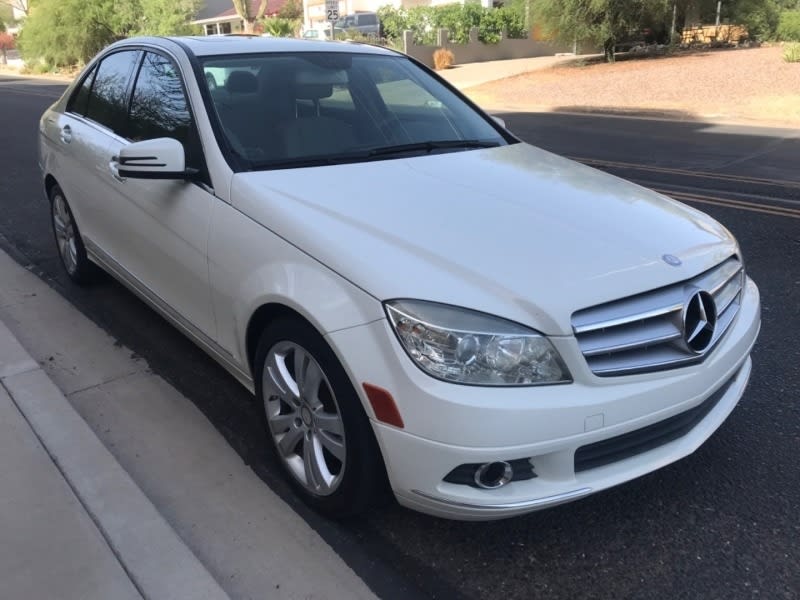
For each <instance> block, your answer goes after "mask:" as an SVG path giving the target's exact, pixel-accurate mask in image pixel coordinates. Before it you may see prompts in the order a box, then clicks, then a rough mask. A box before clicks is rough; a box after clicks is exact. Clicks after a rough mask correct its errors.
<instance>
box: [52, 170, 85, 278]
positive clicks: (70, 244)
mask: <svg viewBox="0 0 800 600" xmlns="http://www.w3.org/2000/svg"><path fill="white" fill-rule="evenodd" d="M50 217H51V222H52V225H53V234H54V235H55V238H56V247H57V248H58V255H59V257H60V258H61V265H62V266H63V267H64V270H65V271H66V272H67V275H68V276H69V278H70V279H71V280H72V281H74V282H75V283H78V284H86V283H90V282H91V281H93V280H94V278H95V276H96V275H97V267H96V266H95V265H94V263H92V262H91V261H90V260H89V258H88V257H87V256H86V248H85V247H84V245H83V239H82V238H81V234H80V231H78V225H77V224H76V223H75V217H74V216H73V214H72V210H71V209H70V207H69V203H67V199H66V197H65V196H64V192H63V191H62V190H61V188H60V187H59V186H58V185H54V186H53V187H52V188H51V189H50Z"/></svg>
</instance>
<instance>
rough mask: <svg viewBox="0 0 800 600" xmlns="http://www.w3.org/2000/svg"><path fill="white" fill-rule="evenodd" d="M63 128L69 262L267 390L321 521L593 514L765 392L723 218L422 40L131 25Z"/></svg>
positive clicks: (55, 223)
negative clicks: (562, 134)
mask: <svg viewBox="0 0 800 600" xmlns="http://www.w3.org/2000/svg"><path fill="white" fill-rule="evenodd" d="M209 75H211V77H210V76H209ZM212 77H213V85H212ZM39 140H40V156H39V164H40V167H41V169H42V180H41V181H42V185H43V189H44V191H45V193H46V194H47V197H48V199H49V206H50V218H51V222H52V227H53V232H54V235H55V241H56V244H57V248H58V253H59V256H60V258H61V261H62V264H63V266H64V269H65V271H66V273H67V274H68V276H69V277H70V278H71V279H72V280H73V281H74V282H76V283H87V282H89V281H90V280H91V278H92V274H93V271H95V270H96V269H97V267H98V266H99V267H102V268H103V269H105V270H106V271H108V272H110V273H111V274H113V275H114V276H115V277H116V278H118V279H119V280H120V281H121V282H123V283H124V284H125V285H127V286H128V287H130V288H131V289H132V290H133V291H134V292H136V293H137V294H139V295H140V296H141V297H142V298H143V299H144V300H145V301H147V302H148V303H149V304H150V305H151V306H153V307H154V308H155V309H156V310H158V311H159V312H160V313H161V314H162V315H164V317H165V318H167V319H169V320H170V321H171V322H172V323H173V324H175V325H176V326H177V327H178V328H179V329H180V330H181V331H182V332H184V333H185V334H186V335H188V336H189V337H190V338H191V339H192V340H194V341H195V342H196V343H197V344H198V345H199V346H200V347H201V348H203V349H204V350H205V351H206V352H208V354H210V355H211V356H212V357H214V358H215V359H216V360H217V361H218V362H219V363H220V364H221V365H223V366H224V367H225V368H226V369H227V370H228V371H229V372H230V373H231V374H232V375H233V376H234V377H236V378H237V379H238V380H239V381H240V382H241V383H242V384H243V385H244V386H245V387H247V389H249V390H250V391H252V392H253V393H254V394H255V396H256V398H257V401H258V404H259V409H260V411H261V413H262V417H263V435H264V436H265V437H266V438H267V439H268V441H269V442H270V445H271V446H272V448H273V450H274V452H275V453H276V456H277V458H278V460H279V461H280V464H281V465H282V467H283V469H284V471H285V473H286V477H287V479H288V480H289V481H290V482H291V483H292V485H293V486H294V489H295V490H296V492H297V493H298V494H299V495H300V496H301V497H302V498H303V499H304V500H305V501H306V502H308V504H310V505H311V506H313V507H315V508H316V509H318V510H320V511H322V512H324V513H325V514H328V515H332V516H336V517H343V516H348V515H352V514H355V513H357V512H359V511H362V510H364V509H365V508H367V507H368V506H369V505H370V503H371V502H372V501H373V500H374V499H376V498H379V497H380V495H381V491H382V488H383V486H384V484H385V482H387V481H388V484H389V485H390V486H391V489H392V491H393V492H394V494H395V496H396V498H397V499H398V501H399V502H401V503H402V504H403V505H405V506H407V507H410V508H413V509H416V510H420V511H423V512H427V513H430V514H434V515H438V516H442V517H448V518H456V519H497V518H502V517H508V516H513V515H517V514H521V513H525V512H528V511H532V510H537V509H540V508H545V507H548V506H554V505H557V504H561V503H563V502H567V501H570V500H576V499H578V498H582V497H585V496H587V495H589V494H592V493H595V492H598V491H600V490H603V489H606V488H609V487H611V486H614V485H617V484H620V483H623V482H625V481H629V480H631V479H633V478H635V477H639V476H641V475H644V474H645V473H649V472H651V471H653V470H655V469H658V468H661V467H663V466H665V465H667V464H669V463H671V462H673V461H676V460H678V459H680V458H682V457H684V456H686V455H688V454H690V453H691V452H693V451H695V450H696V449H697V448H698V447H699V446H700V444H702V443H703V442H704V441H705V440H706V439H708V437H709V436H710V435H711V434H712V433H713V432H714V431H715V430H716V429H717V428H718V427H719V426H720V424H722V422H723V421H724V420H725V419H726V418H727V416H728V415H729V414H730V412H731V411H732V410H733V409H734V407H735V406H736V404H737V402H738V401H739V399H740V398H741V397H742V394H743V393H744V390H745V386H746V385H747V381H748V378H749V376H750V370H751V364H752V363H751V359H750V351H751V349H752V347H753V344H754V343H755V340H756V337H757V335H758V331H759V327H760V303H759V293H758V289H757V287H756V285H755V284H754V283H753V282H752V281H751V280H750V278H749V277H747V275H746V274H745V269H744V264H745V263H744V258H743V256H742V253H741V250H740V248H739V245H738V244H737V242H736V240H735V239H734V237H733V235H731V233H730V232H729V231H728V230H727V229H725V228H724V227H723V226H722V225H720V224H719V223H717V222H716V221H714V220H713V219H712V218H711V217H709V216H707V215H705V214H703V213H701V212H700V211H698V210H695V209H693V208H690V207H688V206H685V205H683V204H680V203H678V202H675V201H674V200H671V199H669V198H667V197H664V196H662V195H660V194H657V193H655V192H653V191H651V190H647V189H644V188H642V187H639V186H636V185H633V184H632V183H630V182H627V181H624V180H621V179H617V178H615V177H612V176H611V175H608V174H606V173H602V172H600V171H597V170H593V169H591V168H589V167H587V166H584V165H580V164H576V163H574V162H572V161H569V160H567V159H565V158H562V157H559V156H556V155H554V154H551V153H549V152H545V151H543V150H541V149H539V148H536V147H534V146H531V145H529V144H526V143H523V142H522V141H520V140H519V139H517V138H516V137H515V136H514V135H513V134H511V133H510V132H509V131H507V130H505V129H504V128H503V127H501V126H500V124H499V123H498V122H497V121H495V120H494V119H492V118H491V117H490V116H489V115H487V114H485V113H484V112H482V111H480V110H479V109H477V108H476V107H475V106H474V105H473V104H472V103H470V102H469V101H468V100H467V99H466V98H465V97H464V96H463V95H461V94H460V93H459V92H458V91H456V90H455V89H453V88H452V87H450V86H449V85H447V84H446V83H445V82H444V81H442V80H441V79H440V78H438V77H437V76H436V75H435V74H433V73H431V72H429V71H428V70H426V69H423V68H421V67H420V66H419V65H417V64H416V63H415V62H413V61H411V60H410V59H409V58H408V57H407V56H405V55H403V54H401V53H399V52H395V51H392V50H389V49H386V48H381V47H378V46H374V45H370V44H348V43H338V42H314V41H303V40H294V39H284V38H257V37H256V38H250V37H241V36H240V37H213V36H212V37H199V38H132V39H128V40H123V41H121V42H117V43H115V44H113V45H112V46H110V47H109V48H108V49H106V50H105V51H104V52H103V53H101V54H100V55H99V56H98V57H97V58H95V59H94V60H93V61H92V62H91V63H90V64H89V65H88V66H87V67H86V69H85V70H84V72H83V73H82V74H81V75H80V76H79V77H78V78H77V79H76V80H75V82H74V83H73V84H72V85H71V86H70V87H69V88H68V89H67V91H66V92H65V93H64V96H63V97H62V98H61V99H60V100H58V101H57V102H56V103H55V104H54V105H53V106H52V107H50V108H49V109H48V110H47V112H46V113H45V114H44V115H43V116H42V119H41V121H40V124H39ZM361 182H370V183H379V184H380V192H379V193H375V192H374V191H373V190H369V191H365V189H366V188H364V189H362V188H363V186H362V187H359V186H357V185H356V183H361ZM743 418H746V415H745V416H744V417H743ZM720 447H722V446H720ZM731 459H732V460H734V459H735V457H731ZM689 488H690V486H687V489H689ZM684 501H685V502H692V501H693V499H692V498H691V497H687V498H685V499H684Z"/></svg>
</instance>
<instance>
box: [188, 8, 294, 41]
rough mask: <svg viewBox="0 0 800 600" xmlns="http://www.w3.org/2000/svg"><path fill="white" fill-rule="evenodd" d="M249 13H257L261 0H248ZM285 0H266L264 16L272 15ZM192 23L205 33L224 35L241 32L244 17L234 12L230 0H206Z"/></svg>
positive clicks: (276, 12) (242, 30)
mask: <svg viewBox="0 0 800 600" xmlns="http://www.w3.org/2000/svg"><path fill="white" fill-rule="evenodd" d="M248 1H249V3H250V14H251V15H255V14H257V13H258V8H259V6H260V4H261V0H248ZM286 1H287V0H267V10H266V11H265V13H264V16H265V17H272V16H275V15H276V14H278V11H279V10H280V9H281V8H282V7H283V5H284V4H286ZM192 25H200V26H201V27H202V28H203V33H204V34H205V35H224V34H229V33H243V32H244V30H245V28H244V19H242V18H241V17H240V16H239V15H237V14H236V9H234V8H233V2H231V0H206V2H205V4H204V5H203V6H202V8H201V9H200V10H199V11H197V17H196V18H195V20H194V21H192Z"/></svg>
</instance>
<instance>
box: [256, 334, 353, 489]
mask: <svg viewBox="0 0 800 600" xmlns="http://www.w3.org/2000/svg"><path fill="white" fill-rule="evenodd" d="M262 389H263V397H264V409H265V413H266V416H267V424H268V426H269V429H270V434H271V436H272V439H273V441H274V442H275V445H276V447H277V449H278V454H279V456H280V458H281V460H282V461H283V462H284V464H285V465H286V467H287V468H288V470H289V472H290V473H291V474H292V475H293V476H294V477H295V479H297V481H298V482H299V483H300V484H301V485H302V486H303V487H304V488H305V489H306V490H308V491H309V492H311V493H312V494H315V495H319V496H328V495H330V494H332V493H333V492H335V491H336V489H337V487H338V486H339V483H340V482H341V481H342V478H343V476H344V468H345V462H346V456H347V454H346V452H347V449H346V444H345V434H344V422H343V421H342V416H341V411H340V410H339V405H338V403H337V401H336V395H335V394H334V392H333V388H332V387H331V385H330V382H329V381H328V378H327V377H326V376H325V373H324V372H323V370H322V368H321V367H320V365H319V363H318V362H317V361H316V359H315V358H314V357H313V356H312V355H311V354H310V353H309V352H308V351H307V350H305V349H304V348H303V347H302V346H300V345H298V344H296V343H294V342H289V341H282V342H278V343H276V344H275V345H273V346H272V347H271V348H270V349H269V351H268V352H267V357H266V363H265V365H264V370H263V376H262Z"/></svg>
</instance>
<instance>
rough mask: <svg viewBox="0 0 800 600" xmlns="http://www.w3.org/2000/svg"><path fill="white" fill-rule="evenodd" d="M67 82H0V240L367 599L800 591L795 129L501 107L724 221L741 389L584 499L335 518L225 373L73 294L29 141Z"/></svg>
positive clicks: (98, 302)
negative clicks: (747, 373)
mask: <svg viewBox="0 0 800 600" xmlns="http://www.w3.org/2000/svg"><path fill="white" fill-rule="evenodd" d="M62 89H63V88H62V86H60V85H56V84H53V83H51V82H40V81H34V80H22V79H18V80H14V79H13V78H8V77H0V246H2V247H3V248H4V249H5V250H6V251H8V252H10V253H11V254H12V256H14V257H15V258H16V259H17V260H18V261H19V262H21V263H22V264H24V265H26V266H27V267H28V268H30V269H31V270H32V271H34V272H35V273H37V274H39V276H41V277H42V278H43V279H45V280H46V281H47V282H48V283H49V284H50V285H51V286H52V287H53V288H55V289H56V290H57V291H58V292H60V293H61V294H62V295H63V296H65V297H66V298H67V299H69V300H70V301H71V302H72V303H73V304H74V305H75V306H77V307H78V308H79V309H80V310H81V311H82V312H84V313H85V314H86V315H87V316H89V317H90V318H91V319H92V320H94V321H95V322H96V323H98V324H99V325H100V326H101V327H103V328H104V329H105V330H107V331H108V332H109V333H110V334H111V335H112V336H114V337H115V338H117V339H118V340H119V341H120V342H121V343H123V344H124V345H126V346H127V347H129V348H131V349H133V350H134V351H135V352H136V353H138V354H139V355H141V356H142V357H144V358H145V359H146V360H147V361H148V363H149V365H150V366H151V368H152V369H153V370H154V371H156V372H157V373H159V374H161V375H162V376H163V377H165V378H166V379H167V380H169V381H170V382H171V383H172V384H173V385H174V386H176V387H177V388H178V389H179V390H180V391H181V392H182V393H184V394H185V395H186V396H187V397H189V398H190V399H192V400H193V401H194V402H195V403H196V405H197V406H198V407H199V408H200V409H201V410H202V411H203V412H204V413H205V414H206V415H207V417H208V418H209V420H210V421H211V422H212V423H214V425H215V426H216V427H217V429H218V430H219V431H220V432H221V433H222V434H223V435H224V436H225V437H226V438H227V439H228V441H229V443H230V444H231V445H232V446H233V447H234V448H235V449H236V450H237V451H238V452H239V454H240V455H241V456H242V458H243V460H245V461H246V462H248V464H250V465H251V466H252V468H253V469H254V470H255V472H256V473H258V474H259V476H260V477H261V478H262V479H263V480H264V481H265V482H266V484H267V485H269V486H271V487H272V488H273V489H274V490H275V491H276V492H277V493H279V494H281V495H282V496H283V497H284V498H286V499H287V501H288V502H289V503H290V504H291V506H292V507H293V508H294V509H295V510H296V511H297V512H298V513H299V514H300V515H301V516H303V517H304V518H305V519H306V520H308V522H309V523H310V524H311V525H312V526H313V527H314V528H316V529H317V530H318V531H319V532H320V533H321V534H322V535H323V537H324V538H325V539H326V540H327V541H328V542H329V543H330V544H331V545H332V546H333V547H334V548H335V549H336V550H337V551H338V552H339V553H340V554H341V555H342V556H343V557H344V558H345V560H346V561H348V563H349V564H350V565H351V566H352V567H353V568H354V569H355V570H356V572H357V573H358V574H359V575H361V576H362V577H363V578H364V579H365V581H366V582H367V583H368V584H369V585H370V586H371V587H372V588H373V589H374V590H375V591H376V592H377V593H378V594H379V595H381V596H382V597H385V598H413V597H436V598H459V597H465V598H508V599H516V598H519V599H523V598H524V599H529V598H570V599H572V598H575V599H577V598H612V597H613V598H670V599H671V598H770V599H772V598H779V599H791V598H798V597H800V566H799V565H800V518H798V517H800V466H798V465H800V461H799V460H798V457H799V456H800V403H798V399H800V368H799V367H798V364H800V345H798V343H797V335H798V332H797V329H798V327H799V326H800V169H798V168H797V165H798V164H800V138H799V137H798V134H799V133H800V132H798V131H790V130H777V129H772V130H768V129H757V128H748V127H733V126H715V125H710V124H706V123H673V122H666V121H657V120H629V119H617V118H606V117H597V116H576V115H567V114H563V115H553V114H548V115H544V114H523V113H515V114H509V115H503V116H504V117H505V118H506V121H507V124H508V125H509V127H510V129H511V130H512V131H514V132H515V133H517V134H518V135H520V136H521V137H522V138H523V139H525V140H527V141H530V142H532V143H535V144H537V145H540V146H542V147H544V148H547V149H550V150H552V151H554V152H558V153H560V154H565V155H568V156H572V157H575V158H579V159H581V160H583V161H585V162H587V163H589V164H593V165H595V166H598V167H601V168H604V169H607V170H609V171H611V172H613V173H616V174H619V175H621V176H624V177H627V178H630V179H633V180H634V181H636V182H639V183H642V184H643V185H646V186H648V187H653V188H657V189H659V190H663V191H665V192H669V193H671V194H673V195H674V196H676V197H678V198H680V199H682V200H686V201H688V202H689V203H690V204H692V205H694V206H696V207H698V208H700V209H702V210H705V211H707V212H708V213H710V214H711V215H713V216H714V217H716V218H717V219H719V220H720V221H722V222H723V223H725V224H726V225H727V226H728V227H729V228H730V229H731V230H732V231H733V232H734V233H735V234H736V236H737V237H738V239H739V241H740V243H741V246H742V250H743V254H744V257H745V261H746V267H747V269H748V272H749V273H750V275H751V276H752V277H753V278H754V279H755V280H756V282H757V283H758V284H759V286H760V288H761V293H762V300H763V328H762V332H761V337H760V340H759V343H758V344H757V347H756V350H755V352H754V355H753V359H754V363H755V368H754V374H753V377H752V380H751V383H750V387H749V390H748V392H747V393H746V396H745V398H744V399H743V401H742V402H741V404H740V405H739V407H738V408H737V409H736V410H735V411H734V413H733V414H732V415H731V417H730V418H729V419H728V421H727V422H726V423H725V424H724V425H723V426H722V427H721V428H720V430H719V431H718V432H717V433H716V434H715V435H714V436H713V437H712V438H711V439H710V440H709V441H708V442H707V443H706V444H705V445H704V446H703V447H701V448H700V449H699V450H698V451H697V452H696V453H695V454H694V455H692V456H690V457H688V458H686V459H684V460H682V461H680V462H678V463H676V464H673V465H671V466H669V467H666V468H664V469H662V470H660V471H658V472H656V473H653V474H650V475H648V476H645V477H642V478H640V479H638V480H636V481H633V482H630V483H628V484H626V485H624V486H621V487H618V488H615V489H612V490H609V491H606V492H603V493H600V494H596V495H594V496H592V497H589V498H587V499H584V500H581V501H579V502H575V503H572V504H568V505H564V506H561V507H558V508H555V509H550V510H547V511H543V512H538V513H533V514H531V515H528V516H526V517H522V518H516V519H512V520H507V521H502V522H495V523H458V522H449V521H444V520H439V519H434V518H431V517H427V516H424V515H420V514H415V513H412V512H410V511H406V510H404V509H402V508H400V507H398V506H396V505H389V506H387V507H384V508H381V509H378V510H376V511H374V512H373V513H371V514H370V515H368V516H367V517H366V518H363V519H360V520H358V521H353V522H345V523H331V522H328V521H326V520H324V519H321V518H320V517H318V516H317V515H315V514H313V513H311V512H310V511H308V510H307V509H306V508H305V507H304V506H302V505H300V504H299V503H298V502H296V501H294V500H293V498H292V497H291V495H290V494H289V492H288V490H287V488H286V486H285V485H284V484H283V482H282V480H281V479H280V478H279V477H278V471H277V467H276V465H275V464H274V463H273V462H272V461H271V460H270V459H265V458H264V450H265V447H266V446H265V445H264V440H263V437H262V436H261V434H260V432H259V431H258V428H257V427H256V425H255V423H256V422H257V419H255V408H254V405H253V402H252V401H251V399H250V397H249V396H248V394H247V393H246V392H244V391H242V389H240V388H239V386H238V385H237V384H236V383H235V382H234V381H233V380H232V379H231V378H230V377H228V376H227V375H226V374H225V373H224V372H223V371H222V370H221V369H220V368H218V367H217V366H216V365H215V364H214V363H213V362H212V361H211V360H210V359H208V358H207V357H206V356H205V355H204V354H203V353H202V352H201V351H199V350H198V349H197V348H195V347H194V346H193V345H192V344H191V343H190V342H188V341H187V340H186V339H185V338H184V337H182V336H181V335H180V334H179V333H178V332H177V331H176V330H174V329H173V328H172V327H171V326H169V325H168V324H166V322H164V321H163V320H162V319H161V318H160V317H158V316H157V315H156V314H155V313H153V312H152V311H151V310H149V309H148V308H147V307H146V306H144V305H143V304H142V303H141V302H139V301H138V300H137V299H136V298H135V297H134V296H132V295H131V294H130V293H128V292H127V291H125V290H124V289H123V288H122V287H121V286H119V285H117V284H116V283H114V282H113V281H111V280H109V281H106V282H103V283H100V284H99V285H97V286H94V287H93V288H91V289H88V290H83V289H79V288H76V287H75V286H72V285H70V284H69V283H68V282H67V280H66V278H65V276H64V275H63V274H62V273H61V270H60V268H59V265H58V262H57V261H58V259H57V255H56V251H55V246H54V244H53V242H52V239H51V233H50V230H49V223H48V212H47V205H46V202H45V200H44V197H43V195H42V191H41V182H40V179H39V174H38V171H37V167H36V146H35V139H36V128H37V121H38V118H39V116H40V114H41V113H42V111H43V110H44V108H45V107H46V106H47V105H48V104H49V103H50V102H51V101H52V100H53V99H55V97H57V96H58V95H59V94H60V92H61V90H62ZM665 243H667V244H668V240H666V241H665ZM0 284H1V282H0Z"/></svg>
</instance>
